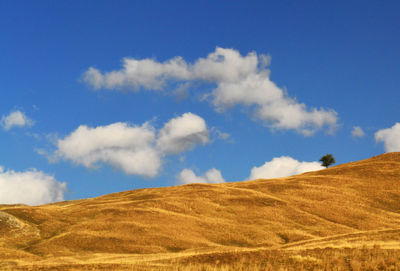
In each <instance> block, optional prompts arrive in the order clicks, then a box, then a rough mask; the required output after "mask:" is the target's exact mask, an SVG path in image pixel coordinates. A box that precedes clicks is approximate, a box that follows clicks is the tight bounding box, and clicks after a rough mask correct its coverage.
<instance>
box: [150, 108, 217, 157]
mask: <svg viewBox="0 0 400 271" xmlns="http://www.w3.org/2000/svg"><path fill="white" fill-rule="evenodd" d="M208 141H209V132H208V130H207V125H206V122H205V121H204V119H202V118H201V117H199V116H197V115H195V114H192V113H185V114H183V115H182V116H181V117H177V118H174V119H171V120H169V121H168V122H167V123H166V124H165V125H164V127H163V128H162V129H161V130H160V131H159V134H158V139H157V146H158V148H159V149H160V150H161V151H162V152H163V153H166V154H175V153H180V152H183V151H186V150H189V149H192V148H193V147H194V146H195V145H197V144H206V143H207V142H208Z"/></svg>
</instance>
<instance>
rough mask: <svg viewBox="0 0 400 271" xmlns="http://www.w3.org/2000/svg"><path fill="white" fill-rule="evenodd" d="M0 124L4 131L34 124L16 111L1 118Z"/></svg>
mask: <svg viewBox="0 0 400 271" xmlns="http://www.w3.org/2000/svg"><path fill="white" fill-rule="evenodd" d="M0 124H1V126H3V129H4V130H6V131H8V130H10V129H12V128H14V127H30V126H32V125H33V124H34V122H33V120H31V119H30V118H28V117H27V116H26V115H25V114H24V113H23V112H21V111H19V110H16V111H13V112H11V113H10V114H8V115H6V116H3V117H2V118H1V121H0Z"/></svg>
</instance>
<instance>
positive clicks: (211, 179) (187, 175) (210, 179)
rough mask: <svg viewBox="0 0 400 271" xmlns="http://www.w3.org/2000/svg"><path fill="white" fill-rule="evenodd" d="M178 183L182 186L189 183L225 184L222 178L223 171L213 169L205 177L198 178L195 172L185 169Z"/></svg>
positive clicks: (180, 174) (179, 176)
mask: <svg viewBox="0 0 400 271" xmlns="http://www.w3.org/2000/svg"><path fill="white" fill-rule="evenodd" d="M178 182H179V183H180V184H188V183H223V182H225V179H224V177H222V174H221V171H219V170H218V169H216V168H212V169H210V170H208V171H207V172H206V173H204V175H203V176H197V175H196V174H195V173H194V172H193V170H191V169H187V168H185V169H184V170H182V171H181V172H180V173H179V175H178Z"/></svg>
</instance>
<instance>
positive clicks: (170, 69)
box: [83, 47, 337, 135]
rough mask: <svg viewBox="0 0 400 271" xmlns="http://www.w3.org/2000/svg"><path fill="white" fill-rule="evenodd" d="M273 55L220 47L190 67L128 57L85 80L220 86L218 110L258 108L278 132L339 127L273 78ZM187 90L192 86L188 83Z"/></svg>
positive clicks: (111, 85) (330, 113) (108, 84)
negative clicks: (270, 62) (271, 69)
mask: <svg viewBox="0 0 400 271" xmlns="http://www.w3.org/2000/svg"><path fill="white" fill-rule="evenodd" d="M268 64H269V57H268V56H266V55H263V54H256V53H255V52H251V53H249V54H247V55H245V56H242V55H241V54H240V53H239V52H238V51H236V50H234V49H224V48H219V47H217V48H216V50H215V51H214V52H212V53H210V54H209V55H208V56H207V57H205V58H199V59H197V60H196V61H195V62H193V63H187V62H186V61H185V60H184V59H183V58H181V57H175V58H172V59H170V60H167V61H164V62H158V61H156V60H154V59H140V60H138V59H132V58H125V59H123V67H122V69H120V70H117V71H111V72H105V73H102V72H101V71H99V70H97V69H95V68H93V67H90V68H89V69H88V70H87V71H86V72H85V74H84V76H83V78H84V81H85V82H86V83H88V84H89V85H91V86H93V87H94V88H95V89H100V88H107V89H122V88H129V89H132V90H135V91H137V90H139V89H145V90H162V89H164V88H165V87H166V86H168V83H180V84H187V83H190V82H193V81H196V82H206V83H213V84H215V88H214V89H213V90H212V92H211V93H209V94H208V95H206V96H208V97H211V103H212V104H213V106H214V107H215V109H216V110H217V111H218V112H221V111H224V110H227V109H229V108H232V107H234V106H237V105H242V106H248V107H251V108H253V109H254V114H255V116H256V117H257V118H258V119H260V120H261V121H262V122H264V123H266V124H267V125H269V126H270V127H272V128H275V129H294V130H296V131H298V132H300V133H302V134H304V135H312V134H313V133H315V131H317V130H319V129H322V128H324V127H326V128H327V129H328V131H333V130H334V129H335V128H336V127H337V113H336V112H335V111H334V110H331V109H324V108H319V109H317V108H307V106H306V105H305V104H303V103H299V102H298V101H297V100H296V99H294V98H291V97H290V96H288V95H287V94H286V92H285V91H283V90H282V89H281V88H279V87H278V86H277V85H276V84H275V83H274V82H272V81H271V79H270V70H269V69H267V66H268ZM185 86H186V88H187V85H185Z"/></svg>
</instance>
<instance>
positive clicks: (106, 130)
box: [56, 122, 161, 177]
mask: <svg viewBox="0 0 400 271" xmlns="http://www.w3.org/2000/svg"><path fill="white" fill-rule="evenodd" d="M154 140H155V132H154V129H153V128H152V127H151V126H150V125H148V124H147V123H145V124H143V125H142V126H130V125H128V124H127V123H121V122H117V123H113V124H110V125H107V126H99V127H96V128H91V127H88V126H86V125H81V126H79V127H78V129H76V130H75V131H74V132H72V133H71V134H70V135H68V136H66V137H65V138H64V139H59V140H58V142H57V147H58V149H57V152H56V155H57V156H58V157H62V158H65V159H70V160H72V161H73V162H75V163H77V164H81V165H84V166H86V167H88V168H92V167H95V166H96V165H98V163H100V162H103V163H109V164H111V165H112V166H114V167H116V168H118V169H121V170H123V171H124V172H125V173H126V174H137V175H143V176H146V177H154V176H155V175H157V173H158V171H159V169H160V167H161V159H160V157H159V154H158V153H157V152H156V151H155V150H154V148H153V142H154Z"/></svg>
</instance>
